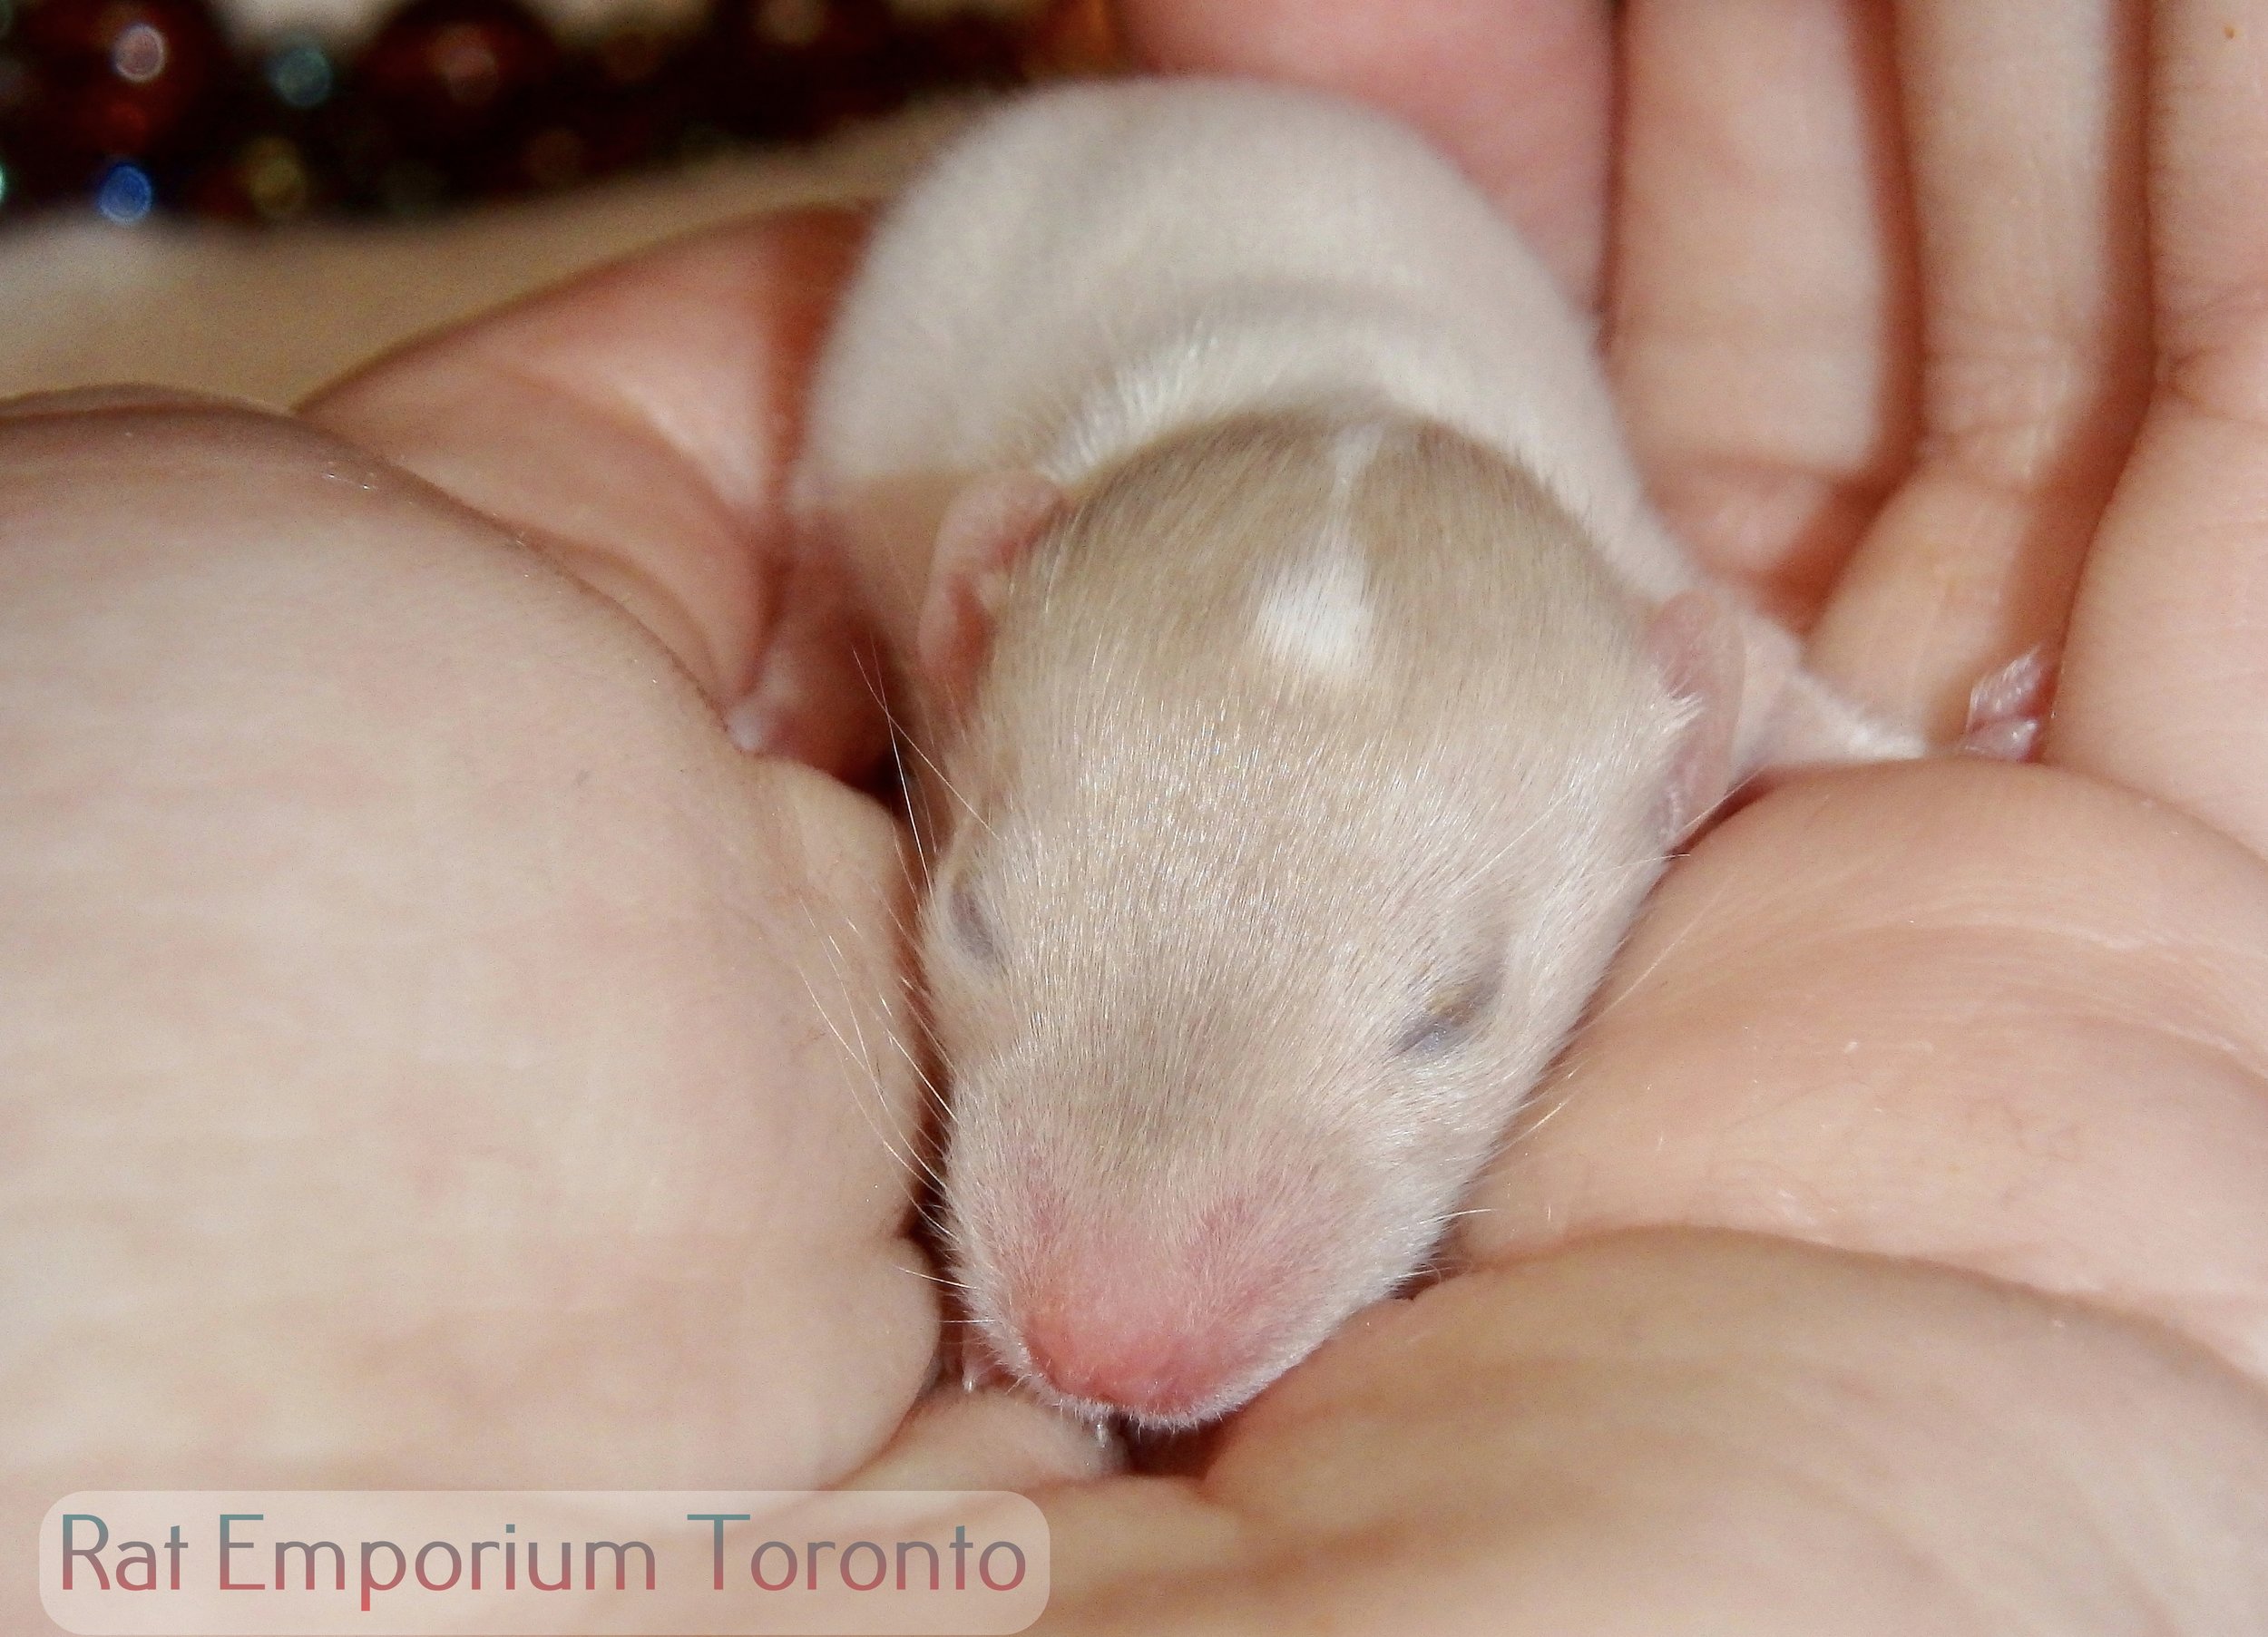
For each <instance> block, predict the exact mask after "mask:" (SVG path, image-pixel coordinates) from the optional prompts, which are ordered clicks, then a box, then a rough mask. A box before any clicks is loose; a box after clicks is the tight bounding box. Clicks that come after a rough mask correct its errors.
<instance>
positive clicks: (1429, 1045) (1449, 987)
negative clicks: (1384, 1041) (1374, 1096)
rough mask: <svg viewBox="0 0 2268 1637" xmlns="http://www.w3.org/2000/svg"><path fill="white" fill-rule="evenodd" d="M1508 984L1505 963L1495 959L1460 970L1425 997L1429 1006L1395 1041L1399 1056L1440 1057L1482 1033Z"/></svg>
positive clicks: (1396, 1055)
mask: <svg viewBox="0 0 2268 1637" xmlns="http://www.w3.org/2000/svg"><path fill="white" fill-rule="evenodd" d="M1503 987H1504V964H1503V961H1502V960H1501V959H1500V960H1489V961H1487V962H1485V963H1484V964H1482V965H1480V966H1476V967H1473V968H1471V970H1467V971H1464V972H1461V973H1460V974H1459V975H1458V976H1456V977H1454V978H1452V979H1450V980H1449V981H1448V982H1446V983H1444V984H1442V985H1441V986H1439V987H1438V988H1436V989H1434V990H1433V992H1432V994H1431V995H1428V996H1427V997H1426V998H1425V1005H1424V1006H1423V1007H1422V1009H1420V1010H1419V1012H1418V1014H1417V1016H1416V1017H1414V1018H1412V1019H1411V1020H1410V1022H1409V1025H1408V1026H1407V1027H1406V1028H1404V1029H1403V1031H1402V1035H1401V1037H1400V1038H1398V1039H1396V1040H1395V1042H1394V1047H1393V1052H1394V1056H1395V1057H1413V1058H1418V1059H1424V1058H1430V1057H1442V1056H1443V1055H1445V1054H1446V1053H1448V1052H1451V1051H1453V1050H1455V1049H1456V1048H1457V1047H1460V1046H1462V1045H1463V1044H1464V1043H1465V1042H1466V1041H1468V1040H1470V1039H1471V1038H1472V1037H1473V1036H1475V1035H1477V1034H1479V1033H1480V1032H1481V1026H1482V1025H1483V1024H1485V1023H1486V1022H1487V1021H1488V1020H1489V1018H1490V1015H1491V1013H1493V1012H1494V1011H1495V1009H1496V999H1497V996H1498V994H1499V993H1500V992H1501V990H1502V989H1503Z"/></svg>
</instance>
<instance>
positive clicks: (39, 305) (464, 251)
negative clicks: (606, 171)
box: [0, 99, 974, 406]
mask: <svg viewBox="0 0 2268 1637" xmlns="http://www.w3.org/2000/svg"><path fill="white" fill-rule="evenodd" d="M973 106H974V104H973V102H969V101H967V100H965V99H963V100H959V101H953V102H937V103H934V104H930V105H927V106H924V107H922V108H918V109H915V110H914V111H912V112H908V113H906V114H904V115H902V116H900V117H898V118H896V119H893V120H891V121H888V122H883V123H879V124H876V125H873V126H869V127H865V128H862V129H859V130H856V131H853V132H848V133H846V134H845V135H843V136H841V137H838V138H836V139H835V140H833V141H829V142H826V143H825V144H822V145H820V146H818V147H816V148H812V149H808V150H800V151H783V152H777V153H767V154H761V155H751V156H745V157H739V158H735V159H733V160H730V161H720V162H719V163H717V164H714V165H712V166H709V167H705V168H702V169H700V170H699V171H689V172H682V173H679V174H676V175H672V176H666V177H651V178H640V179H636V180H629V181H623V182H618V183H612V184H608V185H604V186H601V187H597V188H592V189H589V190H582V191H579V192H577V193H574V194H572V195H570V196H563V197H561V198H558V199H554V200H539V201H533V202H529V203H524V204H514V205H509V206H499V207H494V208H490V209H483V210H478V211H472V212H466V213H464V214H460V215H455V216H449V217H444V218H441V219H435V220H432V221H426V222H419V223H414V224H405V225H384V226H379V225H372V226H367V227H365V226H357V227H343V226H342V227H323V228H308V229H292V230H288V231H281V232H270V233H261V232H257V231H251V230H245V229H233V228H221V227H214V226H193V225H187V224H179V223H175V224H155V223H147V224H143V225H141V226H138V227H132V228H119V227H112V226H110V225H108V224H106V223H101V222H84V223H75V222H74V223H72V224H70V225H54V226H50V225H41V226H37V227H33V228H27V229H17V230H15V231H14V232H11V233H7V234H0V397H5V396H10V395H15V394H18V393H25V392H38V391H46V390H52V389H55V388H61V387H69V386H83V385H94V384H96V383H102V382H115V381H142V382H152V383H158V384H162V385H171V386H184V387H193V388H197V389H200V390H203V391H208V392H217V393H225V394H228V395H233V396H238V397H245V398H251V399H254V400H257V401H259V402H261V403H265V404H275V405H279V406H280V405H285V404H290V403H293V402H294V401H296V400H297V399H298V398H300V397H302V396H304V395H306V394H307V393H308V392H309V391H310V390H312V389H313V388H314V387H316V386H318V385H321V384H322V383H323V382H325V381H327V380H328V379H330V378H331V377H332V376H334V375H337V374H338V373H339V372H340V371H342V370H344V369H346V368H347V367H348V366H349V365H353V364H355V363H357V361H359V360H361V359H363V358H366V357H368V356H370V355H372V354H373V353H376V352H378V351H381V350H383V349H384V348H386V347H388V346H393V345H394V344H396V342H399V341H403V340H406V339H407V338H409V337H410V336H415V335H418V334H421V333H423V332H424V331H426V330H429V329H432V328H434V327H435V326H438V325H442V324H446V323H448V322H450V321H452V320H454V319H457V318H461V317H465V316H466V315H468V314H471V313H474V312H478V311H480V310H481V309H483V308H484V307H493V306H494V305H495V304H497V303H498V302H501V301H504V300H508V299H510V298H511V297H514V296H518V295H522V294H524V293H525V292H527V291H530V290H533V289H538V288H541V287H543V286H545V285H548V284H552V283H554V282H556V281H557V280H559V279H561V278H565V277H567V276H568V275H570V274H572V273H574V272H576V271H578V270H580V269H582V268H588V267H591V266H594V265H595V264H597V263H599V262H601V261H607V260H611V259H612V258H617V257H620V256H622V255H625V254H627V253H629V252H631V251H632V250H634V249H636V248H639V247H640V246H642V245H648V244H652V243H654V242H656V241H658V240H660V239H667V238H670V237H671V236H672V235H674V234H678V233H681V232H685V231H688V230H689V229H695V228H699V227H701V226H704V225H706V224H708V223H710V222H715V221H720V220H724V219H728V218H730V217H734V216H738V215H744V214H749V213H753V212H757V211H762V210H771V209H781V208H784V207H788V206H796V205H810V204H817V203H825V202H838V201H845V200H856V199H862V198H873V197H875V196H877V195H879V194H882V193H885V192H886V191H888V190H890V189H891V188H892V187H893V186H894V184H895V183H896V181H897V180H899V179H900V178H902V177H903V176H904V173H905V171H906V170H907V169H908V168H909V167H910V166H911V165H912V164H913V163H914V161H916V160H918V159H919V157H920V156H921V155H922V154H923V153H924V152H926V151H928V150H929V149H930V148H931V147H932V146H934V143H935V142H936V141H939V140H940V139H941V138H943V136H944V135H945V134H946V132H949V131H951V130H952V129H953V126H954V125H956V124H957V123H958V122H960V121H961V120H962V119H963V118H965V117H966V115H967V113H968V112H970V110H971V109H972V108H973Z"/></svg>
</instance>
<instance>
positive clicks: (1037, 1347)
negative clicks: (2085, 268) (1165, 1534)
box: [977, 1197, 1335, 1426]
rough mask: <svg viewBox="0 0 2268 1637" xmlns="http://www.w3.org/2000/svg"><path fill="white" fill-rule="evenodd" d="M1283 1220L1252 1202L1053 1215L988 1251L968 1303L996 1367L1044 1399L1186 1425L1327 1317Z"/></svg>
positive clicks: (1291, 1221)
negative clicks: (1175, 1212) (1171, 1213)
mask: <svg viewBox="0 0 2268 1637" xmlns="http://www.w3.org/2000/svg"><path fill="white" fill-rule="evenodd" d="M1171 1220H1172V1219H1171V1218H1170V1217H1169V1218H1168V1221H1171ZM1295 1223H1296V1219H1295V1218H1289V1217H1286V1216H1283V1215H1281V1214H1273V1213H1268V1212H1266V1211H1265V1210H1264V1209H1263V1208H1262V1207H1261V1203H1260V1201H1259V1200H1258V1199H1257V1198H1256V1197H1243V1198H1235V1199H1232V1200H1230V1201H1227V1202H1217V1203H1214V1204H1212V1205H1211V1206H1210V1208H1207V1207H1199V1208H1198V1209H1196V1210H1194V1211H1190V1212H1188V1213H1186V1214H1183V1215H1181V1216H1180V1218H1179V1220H1178V1222H1177V1223H1174V1225H1172V1226H1167V1227H1161V1226H1160V1224H1159V1222H1158V1213H1156V1212H1155V1211H1153V1210H1141V1211H1130V1210H1129V1211H1113V1210H1100V1211H1096V1210H1091V1209H1090V1210H1087V1211H1081V1212H1076V1213H1062V1214H1061V1215H1057V1216H1055V1217H1054V1219H1053V1221H1052V1222H1051V1223H1050V1227H1049V1231H1045V1232H1042V1233H1038V1234H1035V1235H1033V1236H1031V1237H1030V1238H1024V1239H1020V1240H1018V1241H1014V1242H1009V1243H1002V1244H998V1245H996V1246H994V1247H992V1248H993V1249H994V1250H995V1251H996V1252H999V1255H998V1260H997V1261H993V1262H992V1270H993V1272H994V1274H995V1276H994V1277H993V1278H991V1279H988V1280H985V1281H982V1290H981V1292H980V1294H979V1295H978V1298H977V1306H978V1308H979V1311H980V1312H981V1314H982V1318H983V1320H984V1321H985V1326H986V1329H987V1330H988V1331H989V1332H990V1333H991V1335H992V1340H993V1344H994V1346H995V1347H996V1348H997V1349H998V1350H999V1351H1000V1353H1001V1355H1002V1361H1003V1362H1004V1363H1006V1364H1007V1365H1008V1367H1009V1368H1010V1369H1012V1371H1013V1372H1014V1373H1015V1374H1017V1375H1018V1376H1021V1377H1022V1378H1023V1379H1025V1380H1026V1381H1027V1382H1029V1383H1030V1384H1031V1385H1032V1386H1034V1387H1037V1388H1039V1389H1041V1391H1042V1392H1044V1393H1046V1394H1048V1395H1049V1396H1051V1397H1053V1398H1057V1399H1059V1400H1061V1401H1065V1402H1067V1403H1069V1404H1070V1405H1071V1406H1073V1407H1074V1408H1078V1409H1080V1411H1082V1412H1084V1413H1089V1414H1119V1415H1125V1416H1129V1417H1132V1418H1135V1419H1136V1420H1139V1421H1144V1422H1149V1423H1150V1424H1152V1425H1159V1426H1176V1425H1181V1426H1186V1425H1190V1424H1193V1423H1195V1422H1198V1421H1202V1420H1206V1419H1208V1418H1211V1417H1214V1416H1217V1415H1223V1414H1226V1413H1227V1411H1229V1410H1231V1409H1234V1408H1237V1406H1238V1405H1239V1404H1241V1403H1243V1402H1244V1400H1246V1398H1250V1397H1251V1396H1252V1395H1253V1394H1254V1393H1256V1392H1257V1391H1258V1390H1259V1389H1261V1388H1262V1387H1264V1386H1266V1383H1267V1382H1268V1381H1269V1380H1270V1379H1272V1378H1274V1377H1275V1376H1276V1375H1277V1374H1279V1373H1281V1372H1282V1371H1283V1370H1284V1369H1286V1367H1287V1366H1288V1365H1290V1364H1291V1362H1292V1361H1293V1360H1294V1359H1296V1358H1297V1357H1298V1356H1299V1355H1300V1354H1301V1353H1303V1352H1305V1350H1307V1348H1308V1347H1309V1346H1311V1345H1312V1344H1313V1343H1314V1341H1315V1340H1316V1339H1317V1336H1318V1334H1319V1330H1318V1327H1317V1326H1316V1325H1315V1323H1314V1322H1312V1320H1315V1319H1316V1318H1317V1317H1318V1314H1320V1316H1321V1318H1322V1319H1323V1320H1325V1321H1326V1322H1325V1325H1324V1326H1323V1327H1322V1328H1328V1325H1327V1321H1328V1320H1331V1319H1333V1318H1334V1316H1335V1315H1334V1314H1333V1313H1331V1312H1330V1311H1327V1309H1328V1305H1329V1302H1330V1301H1331V1295H1332V1292H1331V1291H1327V1290H1318V1289H1315V1288H1314V1287H1315V1268H1314V1265H1313V1258H1312V1256H1311V1255H1309V1254H1307V1253H1305V1252H1303V1251H1301V1250H1300V1249H1299V1248H1298V1247H1299V1246H1300V1244H1301V1242H1302V1238H1303V1236H1302V1235H1300V1234H1298V1233H1294V1232H1290V1231H1288V1230H1290V1229H1291V1228H1292V1227H1293V1226H1294V1225H1295ZM988 1260H990V1259H988Z"/></svg>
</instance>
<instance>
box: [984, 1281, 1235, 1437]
mask: <svg viewBox="0 0 2268 1637" xmlns="http://www.w3.org/2000/svg"><path fill="white" fill-rule="evenodd" d="M1018 1334H1019V1335H1020V1336H1021V1337H1022V1340H1023V1345H1024V1351H1025V1352H1026V1353H1027V1354H1029V1355H1030V1357H1031V1369H1032V1373H1033V1374H1035V1375H1036V1376H1038V1377H1039V1378H1040V1379H1041V1380H1042V1381H1044V1382H1046V1383H1047V1385H1048V1386H1050V1387H1051V1388H1053V1389H1055V1390H1056V1391H1057V1392H1059V1393H1061V1394H1063V1395H1064V1396H1066V1397H1068V1398H1083V1399H1085V1400H1087V1401H1088V1402H1090V1403H1095V1404H1108V1405H1110V1406H1112V1407H1114V1408H1119V1409H1122V1410H1126V1411H1128V1412H1129V1413H1130V1414H1133V1415H1138V1416H1139V1415H1150V1416H1161V1417H1176V1416H1184V1415H1189V1414H1192V1413H1195V1412H1197V1411H1198V1410H1201V1409H1202V1408H1205V1407H1206V1405H1207V1403H1208V1402H1209V1401H1211V1400H1212V1399H1214V1398H1217V1396H1218V1395H1219V1394H1220V1393H1221V1391H1222V1390H1223V1389H1225V1388H1227V1387H1228V1386H1229V1385H1230V1384H1231V1383H1232V1382H1233V1381H1234V1380H1235V1379H1236V1378H1237V1375H1238V1373H1239V1372H1241V1371H1242V1370H1243V1369H1245V1368H1246V1365H1247V1364H1248V1363H1249V1362H1250V1361H1251V1359H1252V1358H1253V1356H1254V1353H1255V1351H1256V1349H1255V1346H1254V1343H1253V1339H1252V1338H1251V1337H1249V1336H1248V1335H1246V1334H1244V1333H1241V1332H1240V1331H1239V1330H1237V1328H1235V1320H1234V1318H1233V1316H1229V1315H1222V1314H1215V1315H1211V1316H1208V1317H1203V1318H1200V1317H1199V1316H1198V1315H1197V1314H1193V1313H1188V1312H1185V1311H1174V1310H1173V1308H1172V1307H1171V1305H1170V1304H1168V1303H1162V1302H1154V1301H1142V1300H1140V1299H1139V1293H1136V1292H1112V1293H1111V1294H1110V1295H1109V1296H1104V1297H1100V1298H1096V1297H1090V1298H1089V1299H1088V1300H1086V1301H1080V1302H1078V1303H1076V1304H1069V1303H1055V1304H1051V1305H1049V1306H1046V1307H1044V1308H1041V1309H1040V1310H1039V1311H1035V1312H1033V1313H1031V1314H1029V1315H1027V1316H1026V1317H1025V1318H1024V1319H1023V1320H1022V1323H1021V1325H1020V1326H1019V1327H1018Z"/></svg>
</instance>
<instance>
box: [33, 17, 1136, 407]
mask: <svg viewBox="0 0 2268 1637" xmlns="http://www.w3.org/2000/svg"><path fill="white" fill-rule="evenodd" d="M1113 56H1114V52H1113V48H1112V45H1111V42H1110V33H1109V26H1108V24H1107V21H1106V20H1105V18H1104V15H1103V8H1102V5H1101V0H0V395H13V394H15V393H22V392H30V391H38V390H45V389H52V388H57V387H64V386H73V385H88V384H93V383H96V382H103V381H116V380H138V381H151V382H159V383H163V384H166V385H181V386H190V387H197V388H201V389H204V390H208V391H213V392H221V393H227V394H231V395H239V396H243V397H249V398H252V399H256V400H259V401H261V402H264V403H268V404H276V405H279V406H280V405H284V404H289V403H290V402H292V401H293V400H294V399H296V398H298V396H300V395H303V394H304V393H306V392H307V391H308V390H309V389H311V388H313V387H314V386H316V385H320V384H321V383H322V382H323V381H325V380H327V379H328V378H330V377H331V376H332V375H336V374H337V373H338V372H339V371H340V370H341V369H343V368H345V367H347V365H351V364H353V363H355V362H356V361H357V360H359V359H361V358H363V357H366V356H369V355H370V354H371V353H373V352H376V351H377V350H379V349H381V348H383V347H385V346H389V345H391V344H393V343H395V342H396V341H399V340H402V339H405V338H406V337H408V336H413V335H415V334H417V333H419V332H421V331H423V330H425V329H429V328H431V327H433V326H435V325H438V324H442V323H445V322H448V321H449V320H452V319H454V318H457V317H463V316H464V315H467V314H470V313H473V312H476V311H478V310H480V309H482V308H484V307H490V306H493V305H494V304H495V303H497V302H498V301H501V300H503V299H506V298H508V297H512V296H513V295H516V294H519V293H521V292H523V291H525V290H529V289H533V288H536V287H541V286H543V285H545V284H549V283H552V282H553V281H555V280H557V279H559V278H562V277H564V276H566V275H568V274H570V273H572V272H574V271H576V270H578V269H580V268H586V267H589V266H591V265H592V264H594V263H597V262H600V261H602V260H607V259H611V258H614V257H617V256H620V255H621V254H623V253H625V252H627V251H629V250H631V249H634V248H638V247H639V246H640V245H644V244H650V243H651V242H653V241H655V240H657V239H663V238H666V237H669V236H670V235H672V234H675V233H679V232H682V231H685V230H687V229H691V228H695V227H698V226H700V225H702V224H705V223H708V222H711V221H716V220H719V219H725V218H728V217H731V216H735V215H739V214H743V213H747V212H749V211H756V210H766V209H778V208H782V207H787V206H793V205H805V204H813V203H823V202H843V201H848V200H860V199H871V198H874V197H876V196H878V195H880V194H882V193H884V192H886V191H887V190H889V189H890V188H891V187H892V186H893V185H894V183H895V182H896V181H897V180H899V179H900V178H901V177H903V175H904V172H905V171H906V170H907V168H908V167H909V166H911V165H912V164H913V163H914V162H915V161H917V160H918V159H919V158H920V157H921V155H922V154H923V153H924V152H925V151H928V150H929V148H930V147H932V146H933V145H934V143H935V142H936V141H939V140H941V139H942V138H943V136H944V135H945V134H946V133H947V132H949V131H951V130H952V128H953V126H954V124H956V123H957V122H958V121H959V120H961V119H962V118H963V117H965V115H966V113H967V112H969V111H970V109H971V108H973V106H974V105H975V100H976V99H978V98H981V97H982V96H985V95H988V94H995V93H998V92H999V91H1000V90H1002V89H1003V88H1005V87H1008V86H1012V85H1014V84H1017V83H1022V82H1025V81H1028V80H1031V79H1035V78H1048V77H1054V76H1058V75H1063V74H1069V73H1093V72H1100V71H1103V70H1105V69H1107V68H1108V67H1109V66H1110V63H1111V61H1112V59H1113Z"/></svg>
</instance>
